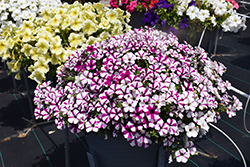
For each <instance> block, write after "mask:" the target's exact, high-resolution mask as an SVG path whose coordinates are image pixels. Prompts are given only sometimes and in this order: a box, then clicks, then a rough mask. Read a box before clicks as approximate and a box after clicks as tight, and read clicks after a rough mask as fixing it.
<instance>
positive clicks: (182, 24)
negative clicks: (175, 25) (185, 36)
mask: <svg viewBox="0 0 250 167" xmlns="http://www.w3.org/2000/svg"><path fill="white" fill-rule="evenodd" d="M187 27H188V20H187V19H186V18H184V19H182V20H181V21H180V23H179V28H180V29H184V30H185V29H186V28H187Z"/></svg>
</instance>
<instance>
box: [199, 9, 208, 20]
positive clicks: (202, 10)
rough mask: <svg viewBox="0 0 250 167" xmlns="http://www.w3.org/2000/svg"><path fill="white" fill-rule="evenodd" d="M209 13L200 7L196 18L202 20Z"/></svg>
mask: <svg viewBox="0 0 250 167" xmlns="http://www.w3.org/2000/svg"><path fill="white" fill-rule="evenodd" d="M209 15H210V13H209V11H208V10H206V9H205V10H204V9H201V10H200V14H199V15H198V19H200V21H202V22H204V21H205V20H206V18H208V17H209Z"/></svg>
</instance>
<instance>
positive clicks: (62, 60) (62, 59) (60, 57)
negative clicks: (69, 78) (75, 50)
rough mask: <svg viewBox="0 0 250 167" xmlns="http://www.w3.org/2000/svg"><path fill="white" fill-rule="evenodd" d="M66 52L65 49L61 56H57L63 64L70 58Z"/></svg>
mask: <svg viewBox="0 0 250 167" xmlns="http://www.w3.org/2000/svg"><path fill="white" fill-rule="evenodd" d="M65 52H66V51H65V50H64V49H63V50H62V53H61V54H59V55H56V57H57V59H58V60H60V61H61V62H66V60H67V58H68V57H67V56H66V54H65Z"/></svg>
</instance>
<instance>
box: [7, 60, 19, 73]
mask: <svg viewBox="0 0 250 167" xmlns="http://www.w3.org/2000/svg"><path fill="white" fill-rule="evenodd" d="M6 64H7V67H8V69H9V70H10V71H11V72H18V71H20V64H19V61H16V60H11V61H8V62H7V63H6Z"/></svg>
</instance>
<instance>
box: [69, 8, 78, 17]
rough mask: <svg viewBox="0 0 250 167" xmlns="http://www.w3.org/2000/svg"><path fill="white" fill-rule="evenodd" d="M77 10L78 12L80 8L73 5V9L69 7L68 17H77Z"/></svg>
mask: <svg viewBox="0 0 250 167" xmlns="http://www.w3.org/2000/svg"><path fill="white" fill-rule="evenodd" d="M79 12H80V8H79V7H75V8H73V9H71V11H70V13H69V15H70V17H77V16H78V13H79Z"/></svg>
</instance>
